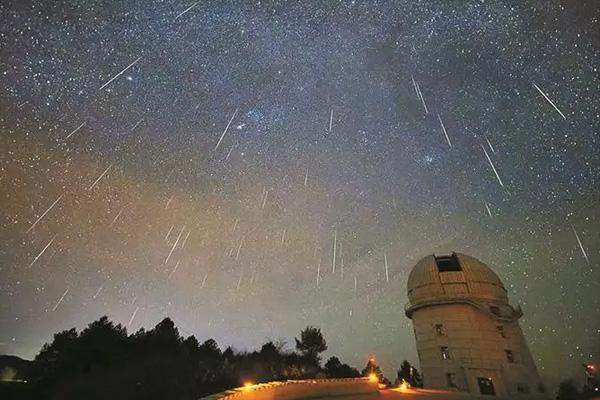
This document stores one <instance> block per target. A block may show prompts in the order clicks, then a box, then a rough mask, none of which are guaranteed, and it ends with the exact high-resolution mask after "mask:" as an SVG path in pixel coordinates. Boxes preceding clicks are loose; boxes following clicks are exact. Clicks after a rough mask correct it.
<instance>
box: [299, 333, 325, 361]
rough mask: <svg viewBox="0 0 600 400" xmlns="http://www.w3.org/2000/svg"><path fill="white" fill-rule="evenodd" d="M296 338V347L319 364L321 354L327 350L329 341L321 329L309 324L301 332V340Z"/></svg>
mask: <svg viewBox="0 0 600 400" xmlns="http://www.w3.org/2000/svg"><path fill="white" fill-rule="evenodd" d="M295 340H296V349H297V350H298V351H299V352H300V353H302V354H303V355H304V356H306V357H307V358H308V359H310V360H314V361H315V362H316V363H317V364H318V362H319V360H320V357H319V354H320V353H322V352H324V351H325V350H327V342H326V341H325V338H324V337H323V334H322V333H321V330H320V329H317V328H315V327H312V326H307V327H306V328H305V329H304V330H303V331H301V332H300V340H298V339H297V338H296V339H295Z"/></svg>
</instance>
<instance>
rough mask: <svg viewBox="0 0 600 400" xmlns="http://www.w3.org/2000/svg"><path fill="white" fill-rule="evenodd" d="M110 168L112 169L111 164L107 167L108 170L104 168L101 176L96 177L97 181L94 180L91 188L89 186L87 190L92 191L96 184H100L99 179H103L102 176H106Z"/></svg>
mask: <svg viewBox="0 0 600 400" xmlns="http://www.w3.org/2000/svg"><path fill="white" fill-rule="evenodd" d="M111 167H112V164H111V165H109V166H108V168H106V169H105V170H104V172H103V173H102V174H100V176H99V177H98V179H96V180H95V181H94V183H92V186H90V187H89V188H88V190H92V189H93V188H94V186H96V184H97V183H98V182H100V179H102V177H103V176H104V175H106V173H107V172H108V170H109V169H110V168H111Z"/></svg>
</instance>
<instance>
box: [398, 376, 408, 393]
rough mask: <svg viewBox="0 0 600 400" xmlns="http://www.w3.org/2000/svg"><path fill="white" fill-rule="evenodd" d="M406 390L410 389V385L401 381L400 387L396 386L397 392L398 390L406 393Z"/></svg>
mask: <svg viewBox="0 0 600 400" xmlns="http://www.w3.org/2000/svg"><path fill="white" fill-rule="evenodd" d="M408 389H410V383H408V382H406V381H405V380H404V379H402V382H401V383H400V386H398V390H400V391H401V392H408Z"/></svg>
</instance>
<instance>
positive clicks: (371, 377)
mask: <svg viewBox="0 0 600 400" xmlns="http://www.w3.org/2000/svg"><path fill="white" fill-rule="evenodd" d="M369 382H379V378H378V377H377V374H369Z"/></svg>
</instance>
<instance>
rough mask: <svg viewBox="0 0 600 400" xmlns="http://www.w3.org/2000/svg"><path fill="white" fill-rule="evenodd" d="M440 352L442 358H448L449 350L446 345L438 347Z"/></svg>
mask: <svg viewBox="0 0 600 400" xmlns="http://www.w3.org/2000/svg"><path fill="white" fill-rule="evenodd" d="M440 353H441V354H442V360H449V359H450V351H449V350H448V347H447V346H442V347H440Z"/></svg>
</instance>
